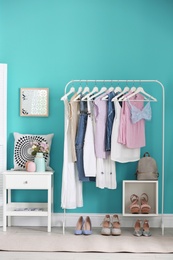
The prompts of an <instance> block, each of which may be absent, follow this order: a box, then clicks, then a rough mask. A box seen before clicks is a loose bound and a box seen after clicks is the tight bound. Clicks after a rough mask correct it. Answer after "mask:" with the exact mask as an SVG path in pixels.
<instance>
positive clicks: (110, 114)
mask: <svg viewBox="0 0 173 260" xmlns="http://www.w3.org/2000/svg"><path fill="white" fill-rule="evenodd" d="M115 96H116V94H115V92H114V91H111V92H110V93H108V100H107V120H106V136H105V150H106V151H111V136H112V126H113V121H114V117H115V107H114V102H112V98H114V97H115Z"/></svg>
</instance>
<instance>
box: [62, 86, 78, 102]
mask: <svg viewBox="0 0 173 260" xmlns="http://www.w3.org/2000/svg"><path fill="white" fill-rule="evenodd" d="M74 92H75V88H74V87H71V88H70V90H69V92H68V93H66V94H65V95H64V96H62V98H61V100H64V99H65V98H67V97H68V96H69V95H70V94H71V93H74Z"/></svg>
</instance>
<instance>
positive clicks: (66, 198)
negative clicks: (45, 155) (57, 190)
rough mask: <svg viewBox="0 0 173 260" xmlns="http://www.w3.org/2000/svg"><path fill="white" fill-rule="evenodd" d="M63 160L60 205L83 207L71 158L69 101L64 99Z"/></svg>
mask: <svg viewBox="0 0 173 260" xmlns="http://www.w3.org/2000/svg"><path fill="white" fill-rule="evenodd" d="M64 110H65V111H64V124H65V125H64V161H63V171H62V189H61V207H62V208H63V209H75V208H77V207H83V195H82V182H81V181H79V179H78V173H77V168H76V164H75V163H74V162H73V160H72V149H71V135H70V124H69V116H70V115H69V103H68V100H67V98H66V99H64Z"/></svg>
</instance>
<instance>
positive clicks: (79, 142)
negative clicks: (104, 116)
mask: <svg viewBox="0 0 173 260" xmlns="http://www.w3.org/2000/svg"><path fill="white" fill-rule="evenodd" d="M87 119H88V109H87V102H85V101H80V115H79V121H78V128H77V134H76V139H75V148H76V157H77V161H76V165H77V170H78V174H79V180H80V181H89V177H85V172H84V165H83V146H84V139H85V132H86V126H87Z"/></svg>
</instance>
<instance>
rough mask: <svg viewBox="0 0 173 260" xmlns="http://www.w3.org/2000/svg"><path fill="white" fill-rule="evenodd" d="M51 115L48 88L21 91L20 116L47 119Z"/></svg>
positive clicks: (22, 89) (23, 89)
mask: <svg viewBox="0 0 173 260" xmlns="http://www.w3.org/2000/svg"><path fill="white" fill-rule="evenodd" d="M48 115H49V89H48V88H21V89H20V116H36V117H47V116H48Z"/></svg>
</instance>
